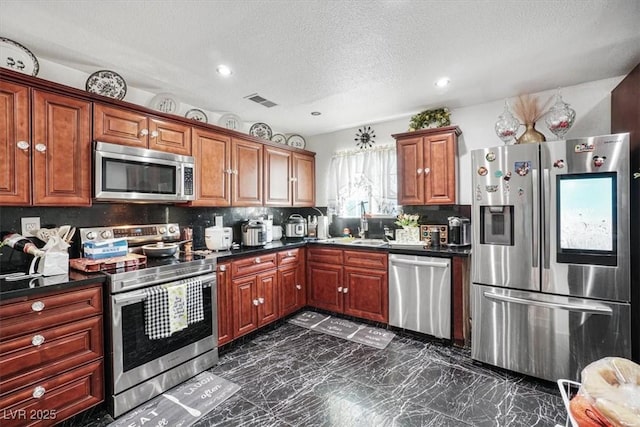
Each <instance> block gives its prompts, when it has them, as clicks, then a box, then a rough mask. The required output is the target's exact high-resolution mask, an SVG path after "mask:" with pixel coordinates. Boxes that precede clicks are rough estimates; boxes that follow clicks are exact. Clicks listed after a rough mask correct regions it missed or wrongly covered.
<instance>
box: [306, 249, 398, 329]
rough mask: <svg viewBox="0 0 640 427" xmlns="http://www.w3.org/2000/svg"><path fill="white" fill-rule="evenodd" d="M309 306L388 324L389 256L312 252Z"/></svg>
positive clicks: (343, 251) (308, 270)
mask: <svg viewBox="0 0 640 427" xmlns="http://www.w3.org/2000/svg"><path fill="white" fill-rule="evenodd" d="M307 283H308V287H309V289H308V303H309V305H310V306H312V307H317V308H321V309H325V310H329V311H334V312H337V313H344V314H348V315H352V316H356V317H360V318H363V319H369V320H373V321H378V322H383V323H387V322H388V319H389V315H388V312H389V301H388V277H387V254H386V252H375V251H366V250H341V249H333V248H309V249H308V262H307Z"/></svg>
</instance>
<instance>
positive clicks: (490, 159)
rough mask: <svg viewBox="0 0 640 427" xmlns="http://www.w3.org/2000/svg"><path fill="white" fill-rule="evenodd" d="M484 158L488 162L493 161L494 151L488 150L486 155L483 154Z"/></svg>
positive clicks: (494, 157)
mask: <svg viewBox="0 0 640 427" xmlns="http://www.w3.org/2000/svg"><path fill="white" fill-rule="evenodd" d="M484 158H485V159H487V161H488V162H493V161H494V160H495V159H496V153H494V152H493V151H490V152H488V153H487V155H486V156H484Z"/></svg>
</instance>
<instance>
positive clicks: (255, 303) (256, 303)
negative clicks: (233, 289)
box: [253, 299, 260, 307]
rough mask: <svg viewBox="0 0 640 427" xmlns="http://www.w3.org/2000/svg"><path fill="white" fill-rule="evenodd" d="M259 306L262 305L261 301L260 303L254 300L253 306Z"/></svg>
mask: <svg viewBox="0 0 640 427" xmlns="http://www.w3.org/2000/svg"><path fill="white" fill-rule="evenodd" d="M259 304H260V301H258V300H257V299H254V300H253V305H255V306H256V307H257V306H258V305H259Z"/></svg>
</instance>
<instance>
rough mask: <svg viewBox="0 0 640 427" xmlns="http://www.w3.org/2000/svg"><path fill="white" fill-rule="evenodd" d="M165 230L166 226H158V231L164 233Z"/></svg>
mask: <svg viewBox="0 0 640 427" xmlns="http://www.w3.org/2000/svg"><path fill="white" fill-rule="evenodd" d="M166 232H167V227H158V233H160V234H164V233H166Z"/></svg>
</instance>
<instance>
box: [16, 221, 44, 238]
mask: <svg viewBox="0 0 640 427" xmlns="http://www.w3.org/2000/svg"><path fill="white" fill-rule="evenodd" d="M20 221H21V222H22V235H23V236H26V237H30V236H33V237H35V235H36V234H35V233H36V231H38V230H40V217H39V216H35V217H30V218H22V219H21V220H20Z"/></svg>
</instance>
